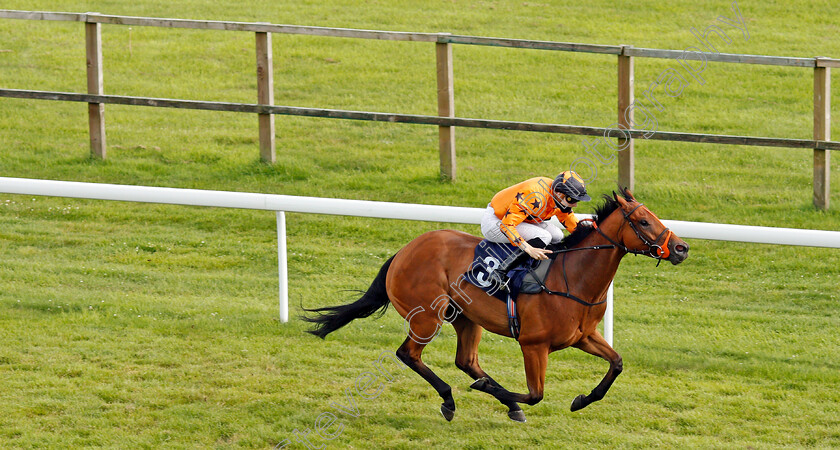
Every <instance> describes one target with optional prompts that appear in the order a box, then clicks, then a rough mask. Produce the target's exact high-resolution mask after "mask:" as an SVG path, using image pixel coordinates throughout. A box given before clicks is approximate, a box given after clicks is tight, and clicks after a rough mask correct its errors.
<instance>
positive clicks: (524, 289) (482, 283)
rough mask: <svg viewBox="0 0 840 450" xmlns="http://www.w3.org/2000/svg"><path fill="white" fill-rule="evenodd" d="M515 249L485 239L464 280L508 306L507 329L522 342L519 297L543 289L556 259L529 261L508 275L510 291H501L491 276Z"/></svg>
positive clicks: (476, 250)
mask: <svg viewBox="0 0 840 450" xmlns="http://www.w3.org/2000/svg"><path fill="white" fill-rule="evenodd" d="M515 249H516V247H514V246H513V245H511V244H506V243H505V244H500V243H496V242H490V241H488V240H486V239H485V240H483V241H481V242H479V244H478V245H477V246H476V247H475V254H474V257H473V262H472V264H470V267H469V269H467V272H466V273H465V274H464V278H465V279H466V280H467V281H468V282H470V283H471V284H473V285H475V286H477V287H478V288H480V289H481V290H483V291H484V292H486V293H487V294H488V295H490V296H493V297H496V298H497V299H499V300H501V301H503V302H505V304H506V305H507V314H508V327H509V329H510V332H511V335H513V338H514V339H519V331H520V323H519V315H518V314H517V312H516V298H517V297H518V295H519V294H520V293H523V294H537V293H539V292H541V291H542V290H543V286H544V285H545V278H546V275H547V274H548V270H549V268H550V267H551V263H552V262H553V261H554V260H553V259H548V260H543V261H536V260H534V259H530V258H529V259H528V260H527V261H526V262H525V263H523V264H522V265H520V266H519V267H515V268H513V269H511V270H510V271H509V272H508V273H507V276H508V285H507V286H508V289H507V290H504V289H501V286H499V285H498V284H497V283H495V282H493V280H492V279H491V277H490V272H492V271H493V270H494V269H495V268H496V267H498V266H499V264H501V262H502V261H504V260H505V258H506V257H507V255H509V254H510V253H511V252H513V251H514V250H515Z"/></svg>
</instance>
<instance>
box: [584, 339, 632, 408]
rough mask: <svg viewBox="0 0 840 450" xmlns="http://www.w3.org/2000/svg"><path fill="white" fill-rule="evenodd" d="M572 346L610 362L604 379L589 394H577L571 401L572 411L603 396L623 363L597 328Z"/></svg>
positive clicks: (619, 371)
mask: <svg viewBox="0 0 840 450" xmlns="http://www.w3.org/2000/svg"><path fill="white" fill-rule="evenodd" d="M574 347H576V348H579V349H581V350H583V351H585V352H586V353H589V354H590V355H595V356H600V357H601V358H604V359H606V360H607V361H609V363H610V370H609V371H607V374H606V375H604V379H603V380H601V382H600V383H598V386H596V387H595V389H593V390H592V392H590V393H589V395H578V396H577V397H575V399H574V400H573V401H572V411H577V410H579V409H582V408H585V407H586V406H587V405H589V404H590V403H592V402H597V401H598V400H601V399H602V398H604V396H605V395H606V394H607V391H608V390H610V386H612V384H613V381H615V379H616V377H618V374H620V373H621V371H622V369H623V364H622V362H621V355H619V354H618V353H616V351H615V350H613V348H612V347H610V344H608V343H607V341H606V339H604V337H603V336H601V333H599V332H598V331H597V330H596V331H595V332H593V333H592V334H590V335H589V336H587V337H585V338H583V339H581V340H580V341H579V342H578V343H577V344H575V345H574Z"/></svg>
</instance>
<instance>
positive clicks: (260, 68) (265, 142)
mask: <svg viewBox="0 0 840 450" xmlns="http://www.w3.org/2000/svg"><path fill="white" fill-rule="evenodd" d="M255 34H256V39H257V44H256V46H257V103H259V104H260V105H269V106H273V105H274V67H273V64H272V59H273V58H272V52H271V33H268V32H262V31H257V32H256V33H255ZM259 124H260V159H262V160H263V161H265V162H267V163H271V164H273V163H274V162H275V161H276V152H275V150H274V114H259Z"/></svg>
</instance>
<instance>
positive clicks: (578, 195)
mask: <svg viewBox="0 0 840 450" xmlns="http://www.w3.org/2000/svg"><path fill="white" fill-rule="evenodd" d="M551 190H552V191H553V192H555V193H557V192H559V193H562V194H564V195H565V196H566V197H568V198H569V199H571V200H574V202H588V201H590V200H592V197H590V196H589V195H587V193H586V186H584V184H583V178H581V177H580V175H578V174H577V173H575V171H573V170H567V171H565V172H563V173H561V174H560V175H557V178H555V179H554V182H552V183H551Z"/></svg>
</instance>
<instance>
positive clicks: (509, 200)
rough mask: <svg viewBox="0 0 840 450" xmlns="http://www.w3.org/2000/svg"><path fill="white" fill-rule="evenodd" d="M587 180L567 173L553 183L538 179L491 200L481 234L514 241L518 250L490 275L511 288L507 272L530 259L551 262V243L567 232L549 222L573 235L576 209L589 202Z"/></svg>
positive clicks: (512, 187)
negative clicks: (581, 202)
mask: <svg viewBox="0 0 840 450" xmlns="http://www.w3.org/2000/svg"><path fill="white" fill-rule="evenodd" d="M589 200H592V198H591V197H590V196H589V195H587V194H586V187H585V186H584V183H583V179H582V178H581V177H580V176H579V175H578V174H577V173H575V172H574V171H571V170H567V171H565V172H563V173H561V174H560V175H558V176H557V178H555V179H554V180H553V181H552V180H551V178H547V177H535V178H531V179H528V180H525V181H523V182H521V183H519V184H515V185H513V186H510V187H508V188H506V189H503V190H502V191H500V192H499V193H497V194H496V195H495V196H493V199H492V200H491V201H490V204H489V205H487V210H486V211H485V212H484V216H483V217H482V218H481V233H482V234H483V235H484V237H485V238H487V240H489V241H491V242H498V243H506V242H510V243H511V244H513V245H514V246H515V247H517V248H516V249H515V250H514V251H513V253H511V254H510V255H508V257H507V258H506V259H505V260H504V261H502V262H501V264H500V265H499V266H498V267H497V268H495V270H493V271H492V273H491V274H490V277H491V279H494V280H496V281H497V282H498V283H499V284H500V285H501V286H503V288H502V289H507V281H508V280H507V273H508V271H510V270H511V269H513V268H515V267H516V266H518V265H519V264H522V263H523V262H525V261H526V260H527V259H528V257H531V258H534V259H538V260H541V259H548V254H549V253H551V251H550V250H546V247H547V246H548V245H549V244H556V243H558V242H560V241H561V240H562V239H563V232H562V231H560V229H559V228H557V227H556V226H555V225H554V224H551V223H549V222H548V220H549V219H551V217H552V216H556V217H557V220H559V221H560V223H562V224H563V226H564V227H565V228H566V229H567V230H568V231H569V232H570V233H572V232H574V231H575V228H577V225H578V219H577V217H575V213H574V212H572V208H573V207H575V206H576V205H577V203H578V202H579V201H589Z"/></svg>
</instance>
